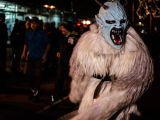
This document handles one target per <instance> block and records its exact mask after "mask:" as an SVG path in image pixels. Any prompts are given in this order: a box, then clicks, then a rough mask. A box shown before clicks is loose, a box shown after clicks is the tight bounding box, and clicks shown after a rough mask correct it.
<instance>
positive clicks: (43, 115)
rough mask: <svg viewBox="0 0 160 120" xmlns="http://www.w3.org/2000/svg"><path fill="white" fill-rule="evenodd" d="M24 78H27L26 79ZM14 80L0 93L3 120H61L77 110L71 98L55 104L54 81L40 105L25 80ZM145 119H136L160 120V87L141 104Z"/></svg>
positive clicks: (136, 119) (0, 118) (47, 85)
mask: <svg viewBox="0 0 160 120" xmlns="http://www.w3.org/2000/svg"><path fill="white" fill-rule="evenodd" d="M22 78H23V77H22ZM22 78H21V79H17V78H16V79H17V80H15V78H14V77H13V76H10V77H9V79H8V78H7V79H6V80H8V81H6V82H5V85H4V87H3V88H2V87H1V90H0V120H57V119H58V118H59V117H60V116H63V115H65V114H66V113H69V112H71V111H73V110H75V109H77V106H76V105H74V104H72V103H71V102H70V101H69V100H68V98H67V96H64V97H63V98H62V99H58V100H56V101H54V102H52V101H51V95H52V94H50V93H51V91H52V90H53V86H54V81H52V80H50V81H46V82H44V84H43V86H42V92H41V93H42V94H41V96H40V101H39V102H33V101H31V100H30V99H28V96H29V94H30V92H29V87H28V82H27V81H25V79H22ZM138 107H139V110H140V111H141V113H142V117H140V118H139V117H133V118H132V119H133V120H160V111H159V110H160V87H159V84H157V83H154V84H153V86H152V87H151V88H150V89H149V90H148V91H147V92H146V93H145V94H144V95H143V97H142V98H141V99H140V100H139V101H138Z"/></svg>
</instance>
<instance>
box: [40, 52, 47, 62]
mask: <svg viewBox="0 0 160 120" xmlns="http://www.w3.org/2000/svg"><path fill="white" fill-rule="evenodd" d="M46 61H47V56H46V54H44V55H43V56H42V59H41V63H42V64H44V63H45V62H46Z"/></svg>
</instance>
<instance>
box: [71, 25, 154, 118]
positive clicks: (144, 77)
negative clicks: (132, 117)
mask: <svg viewBox="0 0 160 120" xmlns="http://www.w3.org/2000/svg"><path fill="white" fill-rule="evenodd" d="M70 66H71V69H70V75H71V76H72V83H71V92H70V95H69V97H70V100H71V101H72V102H74V103H76V102H81V104H80V107H79V111H78V112H79V114H78V115H77V116H76V117H75V118H73V120H105V119H106V120H108V119H109V118H111V117H112V116H113V115H114V114H115V113H116V112H118V111H119V110H121V109H124V111H123V112H124V114H127V113H125V110H126V111H127V110H128V109H129V107H130V106H132V105H133V104H134V103H135V102H136V100H137V99H138V98H139V97H140V96H141V95H142V94H143V93H144V92H145V90H147V88H148V87H149V85H150V83H151V82H152V79H153V78H152V77H153V76H152V75H153V65H152V61H151V58H150V56H149V53H148V50H147V48H146V46H145V45H144V43H143V41H142V40H141V38H140V37H139V35H138V34H137V33H136V32H135V30H134V29H133V28H132V27H130V28H129V29H128V31H127V35H126V44H125V45H124V46H123V48H122V49H120V50H116V49H114V48H112V47H111V46H110V45H108V44H106V42H105V41H104V40H103V37H102V36H101V35H100V34H99V33H95V32H92V31H88V32H86V33H85V34H83V35H82V36H81V38H80V39H79V41H78V43H77V45H76V47H75V48H74V52H73V54H72V57H71V60H70ZM106 73H108V74H109V75H110V76H111V75H115V76H116V79H114V80H113V81H111V82H110V81H106V82H105V83H104V84H103V88H102V89H101V95H100V96H99V97H98V98H97V99H93V94H94V91H95V88H96V86H97V85H98V83H99V82H100V80H98V79H96V78H94V77H92V76H93V74H101V75H104V76H105V75H106ZM121 114H123V113H121ZM117 120H120V119H117ZM125 120H127V119H125Z"/></svg>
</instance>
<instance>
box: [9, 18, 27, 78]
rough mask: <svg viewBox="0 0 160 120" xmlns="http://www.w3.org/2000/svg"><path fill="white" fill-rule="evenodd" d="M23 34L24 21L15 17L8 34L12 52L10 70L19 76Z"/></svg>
mask: <svg viewBox="0 0 160 120" xmlns="http://www.w3.org/2000/svg"><path fill="white" fill-rule="evenodd" d="M24 34H25V22H24V21H19V20H18V19H16V20H15V24H14V27H13V30H12V33H11V36H10V40H11V46H12V54H13V55H12V56H13V59H12V71H13V73H14V74H15V76H16V77H17V76H19V73H20V70H19V66H20V62H21V54H22V51H23V46H24Z"/></svg>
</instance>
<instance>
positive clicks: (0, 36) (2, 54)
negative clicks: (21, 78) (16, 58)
mask: <svg viewBox="0 0 160 120" xmlns="http://www.w3.org/2000/svg"><path fill="white" fill-rule="evenodd" d="M7 40H8V32H7V26H6V24H5V14H3V13H0V74H1V75H0V77H1V78H4V77H5V69H6V54H7V53H6V52H7V51H6V48H7ZM1 82H2V83H3V80H1ZM1 85H2V86H3V84H1Z"/></svg>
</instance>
